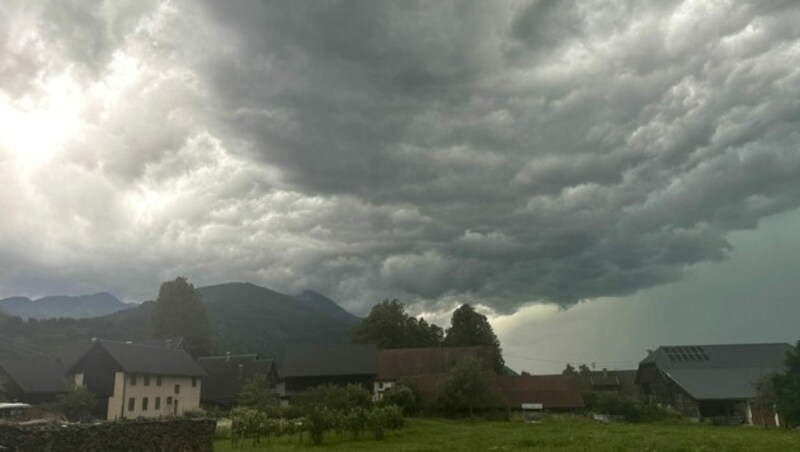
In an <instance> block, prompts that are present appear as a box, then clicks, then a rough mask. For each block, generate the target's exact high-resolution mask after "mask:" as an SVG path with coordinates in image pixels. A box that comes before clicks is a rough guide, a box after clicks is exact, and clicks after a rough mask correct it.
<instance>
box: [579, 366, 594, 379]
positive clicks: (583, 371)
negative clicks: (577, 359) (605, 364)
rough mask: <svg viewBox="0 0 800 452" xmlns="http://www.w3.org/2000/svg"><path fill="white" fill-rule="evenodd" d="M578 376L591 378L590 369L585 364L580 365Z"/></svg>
mask: <svg viewBox="0 0 800 452" xmlns="http://www.w3.org/2000/svg"><path fill="white" fill-rule="evenodd" d="M578 374H580V376H581V377H591V376H592V369H589V366H587V365H586V364H581V365H580V366H578Z"/></svg>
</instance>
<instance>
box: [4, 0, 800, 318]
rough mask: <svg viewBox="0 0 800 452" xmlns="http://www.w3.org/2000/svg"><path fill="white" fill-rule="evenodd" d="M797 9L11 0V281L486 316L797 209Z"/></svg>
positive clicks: (7, 94) (706, 250) (692, 250)
mask: <svg viewBox="0 0 800 452" xmlns="http://www.w3.org/2000/svg"><path fill="white" fill-rule="evenodd" d="M799 24H800V7H799V6H797V5H796V3H795V2H791V1H785V2H769V4H768V5H767V4H766V3H764V2H758V1H751V2H741V1H739V2H734V1H729V2H726V1H722V2H700V1H684V2H657V3H656V4H652V5H651V4H648V5H642V4H640V3H638V2H609V1H601V0H597V1H587V2H555V1H537V2H516V1H514V2H503V3H501V2H492V3H487V2H456V1H453V2H449V1H437V2H402V3H395V2H392V3H390V2H373V1H360V2H357V1H347V2H344V1H343V2H334V1H330V2H323V3H318V2H255V1H235V2H217V1H211V0H208V1H206V2H205V3H203V4H202V5H198V3H196V2H188V1H173V2H159V1H146V2H145V1H140V0H136V1H133V0H132V1H127V2H126V1H118V0H115V1H105V2H104V1H97V2H91V4H90V3H82V4H80V5H71V4H69V3H64V2H46V1H42V2H28V1H18V2H14V1H12V2H11V4H10V6H9V7H4V8H3V10H2V11H0V46H2V47H0V49H1V50H2V51H1V52H0V121H2V123H3V124H4V127H3V129H2V130H0V180H2V184H3V185H2V186H3V189H2V190H1V191H0V211H1V212H2V219H0V237H2V240H0V266H1V267H2V271H1V272H0V295H10V294H31V295H40V294H45V293H54V292H66V293H75V292H85V291H92V290H109V291H113V292H115V293H117V294H119V295H120V296H122V297H125V298H128V299H141V298H145V297H148V296H152V294H154V293H155V291H156V288H157V285H158V284H159V282H160V281H162V280H164V279H167V278H172V277H174V276H176V275H178V274H185V275H187V276H189V277H190V278H192V279H193V280H195V281H196V282H198V283H211V282H221V281H227V280H249V281H253V282H256V283H262V284H265V285H268V286H270V287H273V288H275V289H278V290H285V291H290V292H291V291H299V290H303V289H306V288H312V289H315V290H317V291H320V292H322V293H326V294H328V295H330V296H332V297H334V298H336V299H338V300H341V301H342V302H343V303H344V304H345V305H346V306H347V307H349V308H351V309H353V310H355V311H357V312H363V310H364V309H366V307H367V306H369V305H371V304H372V303H374V302H375V301H377V300H379V299H381V298H383V297H400V298H404V299H411V300H415V301H416V302H418V303H419V304H420V307H421V309H423V308H424V309H431V308H435V307H437V306H440V307H444V306H447V305H449V303H451V302H453V301H455V300H469V301H473V302H477V303H481V304H484V305H486V306H488V307H491V308H492V309H494V310H495V311H497V312H506V313H507V312H513V311H514V310H516V309H517V308H518V307H519V306H521V305H523V304H524V303H526V302H531V301H539V302H552V303H558V304H561V305H570V304H572V303H574V302H576V301H578V300H583V299H591V298H596V297H603V296H620V295H626V294H630V293H633V292H635V291H637V290H640V289H644V288H648V287H652V286H654V285H658V284H662V283H666V282H670V281H675V280H678V279H680V278H681V277H682V275H683V274H684V273H685V272H686V271H687V269H688V268H690V266H692V265H693V264H696V263H700V262H706V261H719V260H722V259H725V257H726V255H727V253H728V252H729V251H730V246H729V244H728V242H727V240H726V236H727V234H729V233H730V232H731V231H734V230H741V229H746V228H754V227H756V226H757V225H758V223H759V221H760V220H761V219H762V218H764V217H766V216H769V215H772V214H775V213H778V212H783V211H787V210H790V209H793V208H796V207H798V206H799V205H800V149H798V143H800V140H799V139H798V138H800V137H799V136H798V135H799V134H800V132H798V130H800V129H798V127H797V126H798V121H800V89H798V87H800V41H798V37H799V36H800V25H799Z"/></svg>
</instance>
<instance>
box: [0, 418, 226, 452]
mask: <svg viewBox="0 0 800 452" xmlns="http://www.w3.org/2000/svg"><path fill="white" fill-rule="evenodd" d="M215 429H216V421H214V420H213V419H166V420H136V421H117V422H103V423H99V424H89V425H87V424H81V425H79V424H74V425H57V424H54V425H40V426H16V425H3V424H0V450H3V451H6V450H8V451H15V452H40V451H50V452H62V451H63V452H72V451H85V452H139V451H141V452H150V451H153V452H155V451H158V452H213V450H214V433H215Z"/></svg>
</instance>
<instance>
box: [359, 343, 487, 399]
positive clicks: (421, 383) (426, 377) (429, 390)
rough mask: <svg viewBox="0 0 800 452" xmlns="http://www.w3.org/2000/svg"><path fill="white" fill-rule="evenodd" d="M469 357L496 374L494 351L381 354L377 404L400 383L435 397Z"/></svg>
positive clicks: (406, 350) (446, 349)
mask: <svg viewBox="0 0 800 452" xmlns="http://www.w3.org/2000/svg"><path fill="white" fill-rule="evenodd" d="M466 356H470V357H472V358H475V359H476V360H477V361H478V362H479V363H480V364H481V366H482V367H483V368H484V369H486V370H487V371H489V372H492V373H493V372H494V370H493V369H494V368H493V355H492V348H491V347H425V348H400V349H391V350H379V351H378V377H377V379H376V381H375V389H374V391H373V393H374V394H375V398H376V400H380V399H381V398H382V396H383V393H384V392H385V391H386V390H388V389H390V388H392V387H394V385H396V384H397V383H398V382H406V383H409V384H413V385H414V386H415V387H417V389H418V390H419V391H420V395H421V396H422V397H426V398H427V397H431V396H435V393H436V391H437V389H438V383H439V380H440V379H441V378H442V377H443V376H444V375H445V374H447V373H448V372H449V371H450V369H451V368H452V367H453V366H455V365H456V363H458V362H459V361H460V360H461V359H463V358H464V357H466Z"/></svg>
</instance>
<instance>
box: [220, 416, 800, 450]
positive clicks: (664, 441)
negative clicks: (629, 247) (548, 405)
mask: <svg viewBox="0 0 800 452" xmlns="http://www.w3.org/2000/svg"><path fill="white" fill-rule="evenodd" d="M215 446H216V447H215V449H214V450H215V451H232V450H236V449H232V448H231V445H230V441H229V440H218V441H217V443H216V445H215ZM322 448H324V449H338V450H381V451H383V450H386V451H439V450H455V451H516V450H536V451H637V452H638V451H741V452H750V451H775V452H786V451H800V432H796V431H787V430H762V429H759V428H752V427H710V426H701V425H654V424H649V425H647V424H625V425H624V424H615V425H603V424H598V423H594V422H591V421H583V420H547V421H545V422H543V423H541V424H523V423H522V422H483V421H476V422H469V421H448V420H441V419H410V420H408V423H407V426H406V428H405V429H403V430H399V431H396V432H387V435H386V438H385V439H384V440H383V441H375V440H373V439H372V438H371V436H369V435H366V437H365V438H362V439H360V440H352V439H350V437H349V436H344V437H341V438H340V437H338V436H337V435H336V434H329V435H327V436H326V437H325V439H324V440H323V447H322ZM300 449H310V450H314V449H319V448H314V447H312V446H310V445H308V439H307V438H305V444H303V445H299V444H297V438H295V439H294V443H290V442H289V440H288V439H286V438H281V439H280V440H277V441H276V440H272V441H270V442H269V443H268V442H266V440H264V439H262V443H261V445H260V446H257V447H246V448H244V449H238V450H244V451H256V450H258V451H284V450H300Z"/></svg>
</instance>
